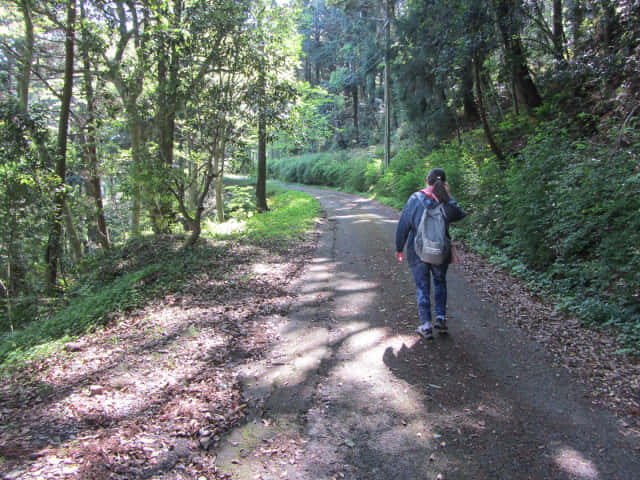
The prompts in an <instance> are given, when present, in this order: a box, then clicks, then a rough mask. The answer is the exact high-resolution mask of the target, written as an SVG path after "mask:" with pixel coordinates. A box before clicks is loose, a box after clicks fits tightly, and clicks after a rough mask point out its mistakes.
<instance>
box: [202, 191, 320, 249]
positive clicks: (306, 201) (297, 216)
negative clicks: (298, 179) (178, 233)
mask: <svg viewBox="0 0 640 480" xmlns="http://www.w3.org/2000/svg"><path fill="white" fill-rule="evenodd" d="M240 192H241V194H242V191H241V190H240ZM267 204H268V206H269V211H267V212H263V213H261V214H256V215H251V216H244V217H239V218H232V219H231V220H230V221H228V222H225V223H223V224H216V223H214V222H207V223H206V224H205V228H204V230H205V232H206V235H207V236H209V237H211V238H214V239H217V240H223V241H242V242H247V243H251V244H254V245H259V246H265V247H282V246H286V245H287V244H288V243H289V242H291V241H295V240H297V239H299V238H302V237H304V236H305V235H306V234H307V233H308V231H309V229H311V228H312V227H313V224H314V221H315V219H316V218H317V217H318V215H319V213H320V204H319V203H318V201H317V200H316V199H315V198H313V197H311V196H310V195H308V194H306V193H302V192H297V191H293V190H286V189H284V188H280V187H276V186H273V185H270V186H269V188H268V200H267Z"/></svg>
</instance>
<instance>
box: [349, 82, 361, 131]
mask: <svg viewBox="0 0 640 480" xmlns="http://www.w3.org/2000/svg"><path fill="white" fill-rule="evenodd" d="M351 100H352V102H353V128H354V131H355V140H356V142H358V143H360V131H359V127H358V87H357V86H354V87H351Z"/></svg>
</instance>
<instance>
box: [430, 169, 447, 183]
mask: <svg viewBox="0 0 640 480" xmlns="http://www.w3.org/2000/svg"><path fill="white" fill-rule="evenodd" d="M436 180H440V181H442V182H446V181H447V175H446V174H445V173H444V170H443V169H441V168H434V169H433V170H431V171H430V172H429V175H427V183H428V184H429V185H433V184H434V183H436Z"/></svg>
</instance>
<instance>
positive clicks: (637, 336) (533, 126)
mask: <svg viewBox="0 0 640 480" xmlns="http://www.w3.org/2000/svg"><path fill="white" fill-rule="evenodd" d="M639 123H640V122H639V121H638V118H637V117H635V118H630V117H629V118H627V119H626V121H624V122H622V121H620V120H619V119H618V120H613V119H600V118H597V117H594V116H591V115H589V114H586V113H584V114H580V115H577V116H569V115H564V114H563V113H562V112H561V111H558V110H556V109H554V108H551V107H550V106H549V105H543V107H541V108H540V109H539V110H538V111H537V112H536V115H535V116H527V115H523V116H521V117H511V118H509V119H508V120H505V121H504V122H503V124H502V125H500V129H499V131H500V142H501V143H502V144H503V145H505V146H507V147H509V148H510V155H509V164H508V165H507V166H504V167H499V166H498V165H497V163H496V161H495V158H494V157H493V155H492V152H491V151H490V150H489V148H488V146H487V145H486V141H485V138H484V135H483V133H482V132H481V131H468V132H466V133H464V134H463V135H461V136H460V138H459V140H456V141H451V142H444V143H440V144H438V145H437V146H428V147H425V146H417V145H411V144H407V145H403V146H399V147H398V148H397V150H396V151H395V152H394V154H393V156H392V160H391V162H390V166H389V168H388V169H387V170H386V171H383V169H382V166H381V158H382V151H381V149H380V148H379V147H372V148H369V149H363V150H357V151H352V152H349V153H346V152H339V153H331V152H328V153H320V154H314V155H305V156H300V157H296V158H294V159H285V160H280V161H273V162H271V165H270V173H271V175H272V176H274V177H276V178H279V179H282V180H285V181H288V182H299V183H305V184H316V185H327V186H331V187H337V188H342V189H345V190H348V191H356V192H366V193H369V194H371V195H374V196H375V197H376V198H378V199H379V200H381V201H383V202H385V203H387V204H389V205H392V206H394V207H396V208H402V206H403V205H404V203H405V201H406V200H407V198H408V197H409V195H411V193H412V192H414V191H415V190H417V189H418V188H420V187H421V186H422V185H423V183H424V178H425V176H426V173H427V172H428V171H429V170H430V169H431V168H433V167H435V166H439V167H443V168H444V169H445V170H446V171H447V175H448V180H449V183H450V184H451V186H452V190H453V192H454V196H455V197H456V198H457V200H458V201H459V202H460V203H461V204H462V205H463V206H464V208H465V209H466V210H467V211H468V212H469V213H470V216H469V217H468V218H467V220H465V221H464V222H462V223H461V224H460V226H458V227H457V228H455V229H454V235H455V236H456V237H457V238H458V239H461V240H464V241H465V242H466V243H467V244H468V245H469V246H471V247H473V248H474V249H476V250H478V251H480V252H482V253H484V254H485V255H487V256H488V257H490V258H491V259H492V260H494V261H495V262H497V263H499V264H500V265H502V266H503V267H507V268H509V269H510V270H511V271H512V272H513V273H515V274H517V275H519V276H520V277H522V278H524V279H526V280H527V281H528V282H529V283H530V285H531V286H532V287H533V288H535V289H537V290H539V291H540V292H541V293H545V294H547V295H549V296H553V297H554V301H556V302H557V303H558V304H559V305H560V306H561V307H562V308H564V309H566V310H567V311H569V312H571V313H572V314H574V315H576V316H577V317H578V318H580V319H581V320H582V321H583V323H584V324H585V325H588V326H592V327H611V326H614V327H616V328H617V332H618V334H619V338H620V340H621V341H622V343H623V345H624V348H623V349H621V351H620V352H621V353H634V354H638V353H640V164H638V158H640V134H639V133H638V132H639V131H640V130H639V129H638V127H639V126H640V125H639Z"/></svg>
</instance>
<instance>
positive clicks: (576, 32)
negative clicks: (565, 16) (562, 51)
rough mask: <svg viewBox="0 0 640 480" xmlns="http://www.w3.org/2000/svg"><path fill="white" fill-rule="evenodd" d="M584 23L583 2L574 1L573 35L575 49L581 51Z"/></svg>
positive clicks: (579, 0)
mask: <svg viewBox="0 0 640 480" xmlns="http://www.w3.org/2000/svg"><path fill="white" fill-rule="evenodd" d="M583 21H584V7H583V6H582V2H581V0H573V5H572V7H571V33H572V36H573V49H574V50H575V51H576V52H579V51H580V45H581V41H582V22H583Z"/></svg>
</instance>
